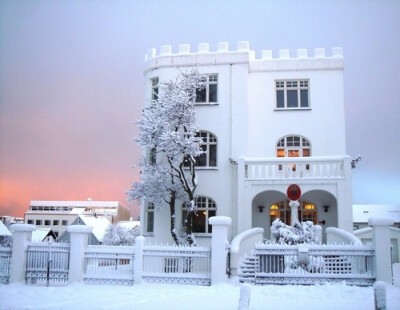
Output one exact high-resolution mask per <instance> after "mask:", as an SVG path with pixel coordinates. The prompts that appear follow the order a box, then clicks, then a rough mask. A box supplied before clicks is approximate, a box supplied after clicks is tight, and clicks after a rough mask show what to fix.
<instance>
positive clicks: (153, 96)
mask: <svg viewBox="0 0 400 310" xmlns="http://www.w3.org/2000/svg"><path fill="white" fill-rule="evenodd" d="M158 86H159V80H158V77H156V78H154V79H151V100H157V99H158Z"/></svg>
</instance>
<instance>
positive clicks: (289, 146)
mask: <svg viewBox="0 0 400 310" xmlns="http://www.w3.org/2000/svg"><path fill="white" fill-rule="evenodd" d="M276 156H277V157H310V156H311V145H310V142H309V141H308V140H307V139H306V138H303V137H299V136H286V137H283V138H281V139H280V140H279V141H278V143H277V144H276ZM290 169H292V170H293V171H296V165H290ZM309 169H310V165H309V164H306V170H309ZM279 170H282V165H279Z"/></svg>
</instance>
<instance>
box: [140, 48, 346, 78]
mask: <svg viewBox="0 0 400 310" xmlns="http://www.w3.org/2000/svg"><path fill="white" fill-rule="evenodd" d="M145 62H146V70H145V71H149V70H153V69H157V68H162V67H183V66H205V65H226V64H248V65H249V67H250V71H286V70H326V69H343V50H342V48H341V47H334V48H332V50H331V51H330V53H329V54H327V53H326V51H325V49H324V48H315V49H314V50H313V51H312V52H311V53H309V51H308V49H297V50H296V51H290V50H289V49H280V50H279V51H278V54H277V55H274V54H273V52H272V50H262V51H261V55H260V57H258V58H257V57H256V53H255V51H254V50H251V49H250V45H249V42H248V41H239V42H237V46H236V49H229V44H228V42H218V43H217V48H216V50H210V44H209V43H199V44H198V45H197V48H196V49H194V50H192V47H191V46H190V44H180V45H179V46H178V49H177V50H173V48H172V46H171V45H163V46H161V47H160V49H159V50H157V49H155V48H152V49H150V50H149V52H148V54H146V55H145Z"/></svg>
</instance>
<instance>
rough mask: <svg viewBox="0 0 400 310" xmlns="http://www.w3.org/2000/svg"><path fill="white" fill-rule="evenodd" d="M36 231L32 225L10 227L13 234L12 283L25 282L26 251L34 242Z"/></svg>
mask: <svg viewBox="0 0 400 310" xmlns="http://www.w3.org/2000/svg"><path fill="white" fill-rule="evenodd" d="M34 230H36V227H35V226H34V225H30V224H14V225H11V226H10V231H11V232H12V233H13V246H12V255H11V266H10V283H13V282H23V281H25V271H26V256H27V253H26V250H27V248H28V244H29V242H30V241H31V240H32V231H34Z"/></svg>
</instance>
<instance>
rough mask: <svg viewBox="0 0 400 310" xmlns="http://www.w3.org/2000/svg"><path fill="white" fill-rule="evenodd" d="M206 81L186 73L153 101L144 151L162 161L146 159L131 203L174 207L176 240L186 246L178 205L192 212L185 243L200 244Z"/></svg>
mask: <svg viewBox="0 0 400 310" xmlns="http://www.w3.org/2000/svg"><path fill="white" fill-rule="evenodd" d="M205 83H206V76H205V75H202V74H200V73H199V72H198V71H197V70H193V71H191V72H189V73H183V72H182V73H181V74H180V75H179V76H178V78H177V79H176V80H174V81H168V82H165V83H162V84H161V85H160V92H159V95H158V98H157V99H156V100H151V101H150V102H148V104H147V105H146V106H145V108H144V110H143V112H142V118H141V120H140V121H138V123H137V124H138V127H139V130H140V132H139V137H138V138H137V139H136V141H137V143H138V144H139V146H140V147H141V148H142V149H144V150H147V151H150V150H151V152H153V154H154V155H155V157H156V159H157V160H156V161H155V162H154V161H152V162H149V160H148V159H147V160H146V159H143V160H142V161H141V162H140V164H139V166H140V167H141V180H140V181H139V182H137V183H134V184H133V185H132V188H131V190H130V191H128V195H129V197H130V199H144V201H145V202H146V203H152V204H154V206H155V207H156V208H163V207H165V206H167V205H168V206H169V208H170V215H171V221H170V222H171V235H172V237H173V239H174V240H175V242H176V243H178V244H179V243H182V242H184V241H183V240H181V239H180V236H179V234H178V230H177V229H176V223H175V209H176V208H175V204H176V203H177V201H183V202H184V205H185V207H186V208H187V218H186V220H185V225H186V233H187V237H186V240H185V242H187V243H188V244H194V243H195V239H194V236H193V234H192V221H193V215H194V212H195V209H196V206H195V190H196V187H197V177H196V169H195V165H196V157H198V156H200V155H201V154H202V150H201V147H200V142H201V139H200V138H199V137H198V136H197V128H196V121H195V109H194V99H195V96H196V89H201V88H204V87H205Z"/></svg>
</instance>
